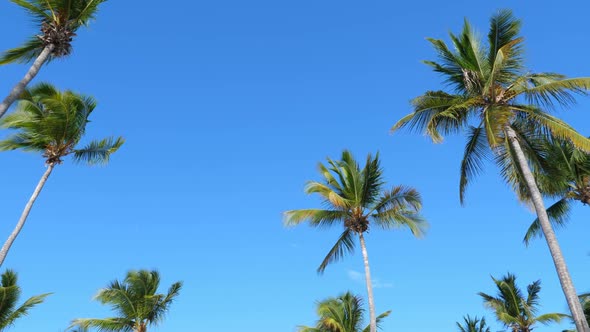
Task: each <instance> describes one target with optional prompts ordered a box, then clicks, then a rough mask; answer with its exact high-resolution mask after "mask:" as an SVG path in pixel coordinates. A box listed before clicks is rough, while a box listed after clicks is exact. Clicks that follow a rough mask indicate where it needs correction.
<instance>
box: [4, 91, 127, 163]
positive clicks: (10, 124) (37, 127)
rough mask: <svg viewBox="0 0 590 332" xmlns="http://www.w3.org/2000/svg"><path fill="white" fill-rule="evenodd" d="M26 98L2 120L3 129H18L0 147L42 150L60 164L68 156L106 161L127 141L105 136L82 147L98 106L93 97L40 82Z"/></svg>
mask: <svg viewBox="0 0 590 332" xmlns="http://www.w3.org/2000/svg"><path fill="white" fill-rule="evenodd" d="M22 98H23V99H22V100H21V101H20V102H19V104H18V108H17V110H16V111H15V112H14V113H12V114H10V115H8V116H6V117H5V118H4V119H2V121H1V123H0V124H1V126H2V127H3V128H7V129H15V130H16V133H14V134H12V135H10V136H8V137H7V138H5V139H4V140H2V141H0V150H15V149H22V150H25V151H34V152H40V153H42V155H43V157H44V158H45V160H46V162H47V164H48V165H54V164H60V163H61V162H62V161H63V158H64V157H66V156H68V155H72V156H73V158H74V160H75V161H77V162H81V161H84V162H87V163H89V164H104V163H107V162H108V160H109V157H110V155H111V154H112V153H113V152H115V151H117V149H119V147H121V145H122V144H123V142H124V140H123V138H121V137H119V138H117V139H113V138H105V139H102V140H100V141H92V142H90V143H88V144H87V145H86V146H84V147H78V143H79V142H80V140H81V139H82V137H83V136H84V133H85V131H86V125H87V124H88V122H89V120H88V117H89V116H90V114H91V113H92V111H93V110H94V108H95V107H96V102H95V100H94V99H93V98H92V97H89V96H84V95H80V94H77V93H74V92H72V91H70V90H67V91H64V92H60V91H59V90H57V89H56V88H55V87H53V86H52V85H49V84H39V85H37V86H35V87H33V88H31V89H30V90H28V91H27V92H26V93H25V95H24V96H22Z"/></svg>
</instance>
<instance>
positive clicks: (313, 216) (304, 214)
mask: <svg viewBox="0 0 590 332" xmlns="http://www.w3.org/2000/svg"><path fill="white" fill-rule="evenodd" d="M283 216H284V225H285V226H296V225H299V224H300V223H302V222H305V221H309V223H310V225H312V226H320V227H330V226H332V225H333V224H334V223H336V222H338V221H341V220H342V219H344V218H346V216H347V214H346V212H345V211H340V210H321V209H302V210H290V211H286V212H284V213H283Z"/></svg>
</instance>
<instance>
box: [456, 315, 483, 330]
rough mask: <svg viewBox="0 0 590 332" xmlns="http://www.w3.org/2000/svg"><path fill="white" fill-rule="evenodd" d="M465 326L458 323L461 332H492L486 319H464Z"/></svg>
mask: <svg viewBox="0 0 590 332" xmlns="http://www.w3.org/2000/svg"><path fill="white" fill-rule="evenodd" d="M463 321H464V322H463V324H461V323H459V322H457V327H458V328H459V331H461V332H491V330H490V327H489V326H487V325H486V319H485V318H483V317H482V318H481V319H479V318H477V316H476V317H475V318H472V317H470V316H469V315H467V317H463Z"/></svg>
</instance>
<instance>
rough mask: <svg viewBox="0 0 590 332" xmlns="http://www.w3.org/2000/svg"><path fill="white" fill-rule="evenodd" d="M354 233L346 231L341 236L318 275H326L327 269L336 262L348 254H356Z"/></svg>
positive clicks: (325, 259) (322, 264)
mask: <svg viewBox="0 0 590 332" xmlns="http://www.w3.org/2000/svg"><path fill="white" fill-rule="evenodd" d="M352 234H353V233H352V231H351V230H349V229H345V230H344V232H342V234H341V235H340V237H339V238H338V240H337V241H336V244H334V246H333V247H332V249H330V251H329V252H328V254H327V255H326V257H325V258H324V260H323V261H322V263H321V264H320V266H319V267H318V269H317V272H318V273H320V274H321V273H324V270H326V267H327V266H328V265H329V264H330V263H333V262H335V261H338V260H340V259H341V258H342V257H344V256H345V255H346V254H349V253H352V252H354V240H353V238H352Z"/></svg>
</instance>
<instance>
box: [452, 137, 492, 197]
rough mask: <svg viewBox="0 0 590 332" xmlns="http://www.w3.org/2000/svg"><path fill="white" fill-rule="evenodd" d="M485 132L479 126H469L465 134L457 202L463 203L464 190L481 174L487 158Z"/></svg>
mask: <svg viewBox="0 0 590 332" xmlns="http://www.w3.org/2000/svg"><path fill="white" fill-rule="evenodd" d="M486 143H487V139H486V132H485V130H483V128H482V127H481V126H479V127H473V126H470V127H469V129H468V133H467V144H466V145H465V151H464V152H463V159H462V161H461V171H460V181H459V200H460V201H461V204H464V203H465V190H466V189H467V185H468V184H469V181H470V180H471V179H472V178H474V177H475V176H477V175H478V174H480V173H481V171H482V169H483V164H484V161H485V159H486V158H487V153H488V146H487V144H486Z"/></svg>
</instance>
